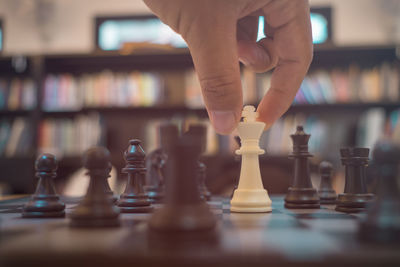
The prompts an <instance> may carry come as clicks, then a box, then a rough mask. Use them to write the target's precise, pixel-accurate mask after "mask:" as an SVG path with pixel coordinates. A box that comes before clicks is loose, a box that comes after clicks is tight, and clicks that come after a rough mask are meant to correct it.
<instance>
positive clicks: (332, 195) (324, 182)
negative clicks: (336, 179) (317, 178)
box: [318, 161, 337, 204]
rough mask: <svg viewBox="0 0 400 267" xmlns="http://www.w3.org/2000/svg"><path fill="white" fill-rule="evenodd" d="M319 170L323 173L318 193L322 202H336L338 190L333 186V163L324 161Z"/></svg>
mask: <svg viewBox="0 0 400 267" xmlns="http://www.w3.org/2000/svg"><path fill="white" fill-rule="evenodd" d="M319 172H320V174H321V182H320V184H319V189H318V195H319V199H320V202H321V204H335V203H336V198H337V195H336V192H335V190H333V188H332V164H331V163H329V162H327V161H323V162H321V164H319Z"/></svg>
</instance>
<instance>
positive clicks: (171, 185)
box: [149, 125, 216, 233]
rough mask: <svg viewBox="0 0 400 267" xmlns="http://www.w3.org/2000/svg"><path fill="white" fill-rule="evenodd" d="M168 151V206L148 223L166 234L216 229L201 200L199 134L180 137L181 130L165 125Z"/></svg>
mask: <svg viewBox="0 0 400 267" xmlns="http://www.w3.org/2000/svg"><path fill="white" fill-rule="evenodd" d="M160 133H161V136H162V137H163V138H162V140H170V141H172V142H170V143H162V145H163V147H164V148H165V149H166V152H167V155H168V160H167V165H166V166H167V171H166V188H165V189H166V196H165V205H164V206H163V207H162V208H160V209H159V210H157V211H156V212H155V213H154V214H153V216H152V217H151V218H150V220H149V227H150V229H151V230H153V231H156V232H163V233H185V232H199V231H200V232H203V231H207V230H212V229H214V227H215V225H216V220H215V217H214V214H213V213H212V212H211V211H210V209H209V207H208V205H207V203H206V202H205V201H204V200H202V199H201V197H200V194H199V190H198V183H197V179H196V167H197V166H198V157H199V155H200V153H201V146H200V144H199V142H198V140H197V138H196V136H197V135H196V134H185V135H183V136H182V137H179V134H178V129H177V127H176V126H173V125H166V126H164V127H161V129H160Z"/></svg>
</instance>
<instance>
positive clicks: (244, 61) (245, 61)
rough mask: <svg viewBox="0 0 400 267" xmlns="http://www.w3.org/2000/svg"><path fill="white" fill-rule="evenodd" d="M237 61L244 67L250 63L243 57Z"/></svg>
mask: <svg viewBox="0 0 400 267" xmlns="http://www.w3.org/2000/svg"><path fill="white" fill-rule="evenodd" d="M239 61H240V62H242V63H243V64H244V65H245V66H248V65H250V61H249V60H248V59H247V58H245V57H240V58H239Z"/></svg>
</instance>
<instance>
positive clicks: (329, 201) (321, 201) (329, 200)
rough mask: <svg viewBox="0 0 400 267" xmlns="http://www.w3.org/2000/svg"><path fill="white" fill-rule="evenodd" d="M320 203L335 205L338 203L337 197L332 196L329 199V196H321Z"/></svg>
mask: <svg viewBox="0 0 400 267" xmlns="http://www.w3.org/2000/svg"><path fill="white" fill-rule="evenodd" d="M319 203H320V204H324V205H335V204H336V198H331V199H328V198H325V199H323V198H320V200H319Z"/></svg>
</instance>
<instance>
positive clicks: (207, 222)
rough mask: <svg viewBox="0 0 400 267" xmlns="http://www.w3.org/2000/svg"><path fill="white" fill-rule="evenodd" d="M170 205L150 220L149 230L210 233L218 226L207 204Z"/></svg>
mask: <svg viewBox="0 0 400 267" xmlns="http://www.w3.org/2000/svg"><path fill="white" fill-rule="evenodd" d="M169 205H171V204H169ZM169 205H165V206H164V207H162V208H161V209H159V210H157V211H156V212H155V213H154V214H153V216H152V217H151V218H150V220H149V228H150V229H151V230H153V231H160V232H192V231H208V230H211V229H213V228H214V227H215V225H216V220H215V217H214V214H213V213H212V212H211V211H210V209H209V207H208V204H207V203H205V202H200V203H198V204H195V205H193V204H188V205H177V206H174V205H171V206H169Z"/></svg>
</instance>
